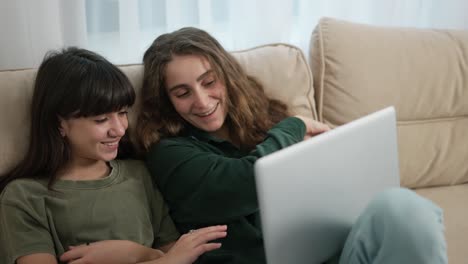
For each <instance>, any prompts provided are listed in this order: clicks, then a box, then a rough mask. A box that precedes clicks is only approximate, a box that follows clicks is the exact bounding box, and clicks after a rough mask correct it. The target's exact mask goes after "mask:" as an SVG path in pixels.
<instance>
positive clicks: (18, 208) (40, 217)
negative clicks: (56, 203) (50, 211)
mask: <svg viewBox="0 0 468 264" xmlns="http://www.w3.org/2000/svg"><path fill="white" fill-rule="evenodd" d="M21 192H23V194H24V190H21V188H14V187H13V188H8V186H7V189H5V190H4V193H3V194H2V196H1V198H0V245H1V249H0V252H1V253H2V254H1V255H0V260H1V261H0V263H12V264H13V263H15V261H16V259H17V258H19V257H21V256H25V255H29V254H34V253H50V254H52V255H55V250H54V243H53V239H52V237H51V235H50V232H49V230H48V227H47V226H48V225H47V216H46V213H45V211H42V212H41V209H40V204H41V202H39V201H34V202H33V201H28V200H27V199H24V196H23V195H21V194H22V193H21ZM38 207H39V208H38Z"/></svg>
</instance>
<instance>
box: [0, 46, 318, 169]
mask: <svg viewBox="0 0 468 264" xmlns="http://www.w3.org/2000/svg"><path fill="white" fill-rule="evenodd" d="M233 55H234V56H235V57H236V58H237V59H238V60H239V62H240V63H241V65H242V66H243V67H245V69H246V71H247V72H248V73H249V74H251V75H253V76H255V77H257V78H258V79H259V80H260V81H261V82H262V83H263V84H264V86H265V90H266V92H267V94H269V95H270V96H272V97H274V98H277V99H281V100H283V101H284V102H286V103H287V104H288V105H289V106H290V107H291V109H292V111H294V112H295V113H298V114H303V115H307V116H311V117H314V118H315V117H316V111H315V104H314V94H313V92H314V90H313V84H312V75H311V72H310V68H309V66H308V64H307V62H306V59H305V57H304V55H303V53H302V52H301V50H300V49H298V48H296V47H293V46H290V45H285V44H272V45H265V46H260V47H256V48H252V49H248V50H243V51H237V52H233ZM120 68H121V69H122V70H123V72H124V73H125V74H126V75H127V76H128V77H129V79H130V81H131V82H132V84H133V85H134V87H135V90H136V92H137V102H136V104H135V106H134V107H133V108H132V109H131V111H130V113H129V119H130V129H132V128H133V127H134V126H135V123H136V122H135V121H136V120H135V119H136V114H137V111H138V110H139V109H140V100H139V99H140V98H139V93H140V90H141V85H142V78H143V66H142V65H128V66H121V67H120ZM35 75H36V70H35V69H28V70H18V71H2V72H0V113H2V122H1V123H0V175H1V174H3V173H5V172H6V171H7V170H9V169H10V168H11V167H12V166H13V165H14V164H15V163H17V162H18V161H19V160H20V159H21V158H22V157H23V156H24V154H25V152H26V151H27V146H28V142H29V139H28V136H29V132H30V131H29V129H30V125H29V123H30V116H29V111H30V110H29V108H30V104H31V96H32V92H33V84H34V79H35ZM253 99H254V98H253Z"/></svg>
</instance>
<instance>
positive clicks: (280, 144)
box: [146, 117, 305, 223]
mask: <svg viewBox="0 0 468 264" xmlns="http://www.w3.org/2000/svg"><path fill="white" fill-rule="evenodd" d="M304 134H305V125H304V123H303V122H302V121H301V120H300V119H298V118H295V117H290V118H287V119H285V120H283V121H281V122H280V123H278V124H277V125H276V126H274V127H273V128H272V129H270V130H269V131H268V133H267V136H266V138H265V140H264V141H263V142H261V143H260V144H258V145H257V146H256V148H255V149H254V150H252V151H251V152H250V153H248V154H247V155H245V156H243V157H240V158H233V157H226V156H225V155H223V153H217V152H215V151H208V150H206V149H201V148H199V147H197V146H196V144H194V143H191V141H190V139H187V140H182V141H181V140H179V141H178V140H171V139H167V140H163V141H161V142H160V143H159V144H157V145H155V146H154V147H153V148H152V149H151V150H150V152H149V153H148V155H147V159H146V161H147V165H148V168H149V170H150V172H151V174H152V176H153V178H154V179H156V182H157V183H158V185H159V186H160V188H161V191H162V193H163V194H164V197H165V198H166V200H167V201H168V203H169V205H170V206H171V209H173V213H172V215H173V217H174V220H176V221H177V222H178V223H182V222H198V223H216V222H218V223H224V222H227V221H230V220H232V219H235V218H238V217H240V216H246V215H250V214H252V213H254V212H256V211H258V203H257V196H256V189H255V178H254V168H253V166H254V163H255V161H256V160H257V159H258V158H260V157H262V156H265V155H268V154H270V153H272V152H275V151H277V150H279V149H282V148H285V147H287V146H290V145H292V144H295V143H297V142H300V141H302V140H303V138H304ZM227 208H229V209H227Z"/></svg>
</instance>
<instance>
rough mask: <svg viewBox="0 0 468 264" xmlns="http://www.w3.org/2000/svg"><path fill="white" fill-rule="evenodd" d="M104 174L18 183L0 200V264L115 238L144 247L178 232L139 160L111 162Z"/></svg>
mask: <svg viewBox="0 0 468 264" xmlns="http://www.w3.org/2000/svg"><path fill="white" fill-rule="evenodd" d="M110 165H111V167H112V171H111V173H110V175H109V176H107V177H105V178H102V179H99V180H90V181H70V180H59V181H57V182H56V183H55V184H54V185H53V189H54V190H53V191H51V190H48V188H47V181H46V180H34V179H21V180H15V181H13V182H11V183H10V184H8V186H7V187H6V188H5V189H4V191H3V192H2V194H1V196H0V263H5V264H7V263H8V264H9V263H14V262H15V260H16V259H17V258H18V257H21V256H24V255H28V254H33V253H50V254H53V255H55V256H57V257H59V256H60V255H61V254H63V253H64V252H65V251H66V250H67V249H68V247H69V246H73V245H80V244H84V243H88V242H90V243H91V242H94V241H100V240H109V239H121V240H131V241H134V242H137V243H139V244H142V245H145V246H148V247H159V246H161V245H164V244H167V243H169V242H172V241H174V240H176V239H177V238H178V237H179V233H178V231H177V230H176V228H175V226H174V223H173V222H172V220H171V218H170V217H169V215H168V209H167V206H166V204H165V202H164V200H163V198H162V196H161V194H160V193H159V191H158V189H157V188H153V184H152V182H151V178H150V176H149V174H148V171H147V169H146V167H145V166H144V164H143V163H142V162H141V161H134V160H133V161H130V160H125V161H124V160H116V161H111V162H110Z"/></svg>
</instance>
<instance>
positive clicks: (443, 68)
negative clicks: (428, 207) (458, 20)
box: [310, 18, 468, 188]
mask: <svg viewBox="0 0 468 264" xmlns="http://www.w3.org/2000/svg"><path fill="white" fill-rule="evenodd" d="M310 54H311V56H310V64H311V68H312V72H313V75H314V88H315V98H316V103H317V112H318V117H319V119H320V120H323V121H324V122H326V123H328V124H330V125H332V126H337V125H341V124H344V123H346V122H349V121H351V120H353V119H356V118H358V117H360V116H363V115H366V114H368V113H371V112H373V111H376V110H378V109H382V108H384V107H386V106H389V105H394V106H395V107H396V109H397V119H398V137H399V139H398V140H399V144H398V147H399V156H400V174H401V184H402V185H403V186H406V187H411V188H419V187H429V186H440V185H454V184H460V183H464V182H468V162H467V160H466V159H467V157H468V140H466V131H468V79H467V74H466V73H467V72H468V32H467V31H454V30H453V31H451V30H429V29H426V30H425V29H414V28H386V27H377V26H369V25H362V24H356V23H350V22H344V21H340V20H335V19H331V18H323V19H321V20H320V22H319V24H318V25H317V27H316V29H315V31H314V33H313V35H312V40H311V50H310Z"/></svg>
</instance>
